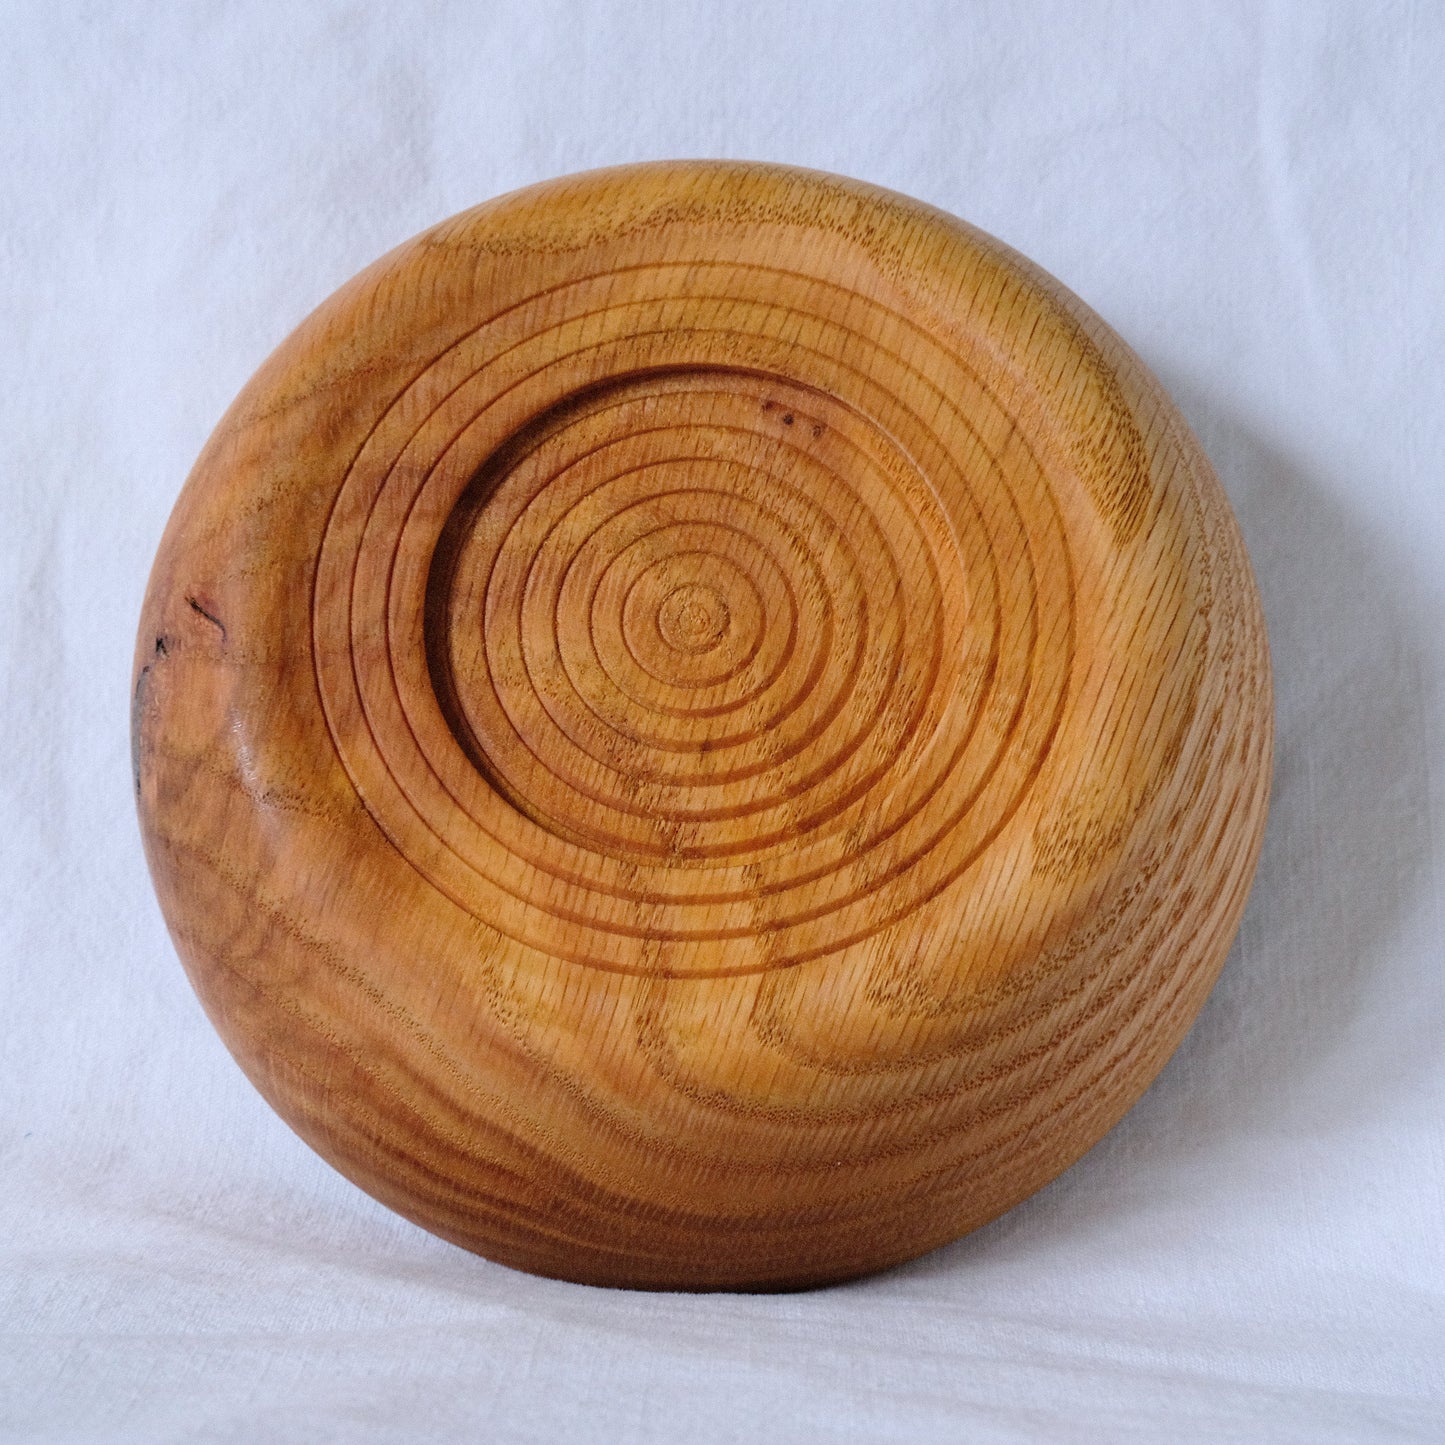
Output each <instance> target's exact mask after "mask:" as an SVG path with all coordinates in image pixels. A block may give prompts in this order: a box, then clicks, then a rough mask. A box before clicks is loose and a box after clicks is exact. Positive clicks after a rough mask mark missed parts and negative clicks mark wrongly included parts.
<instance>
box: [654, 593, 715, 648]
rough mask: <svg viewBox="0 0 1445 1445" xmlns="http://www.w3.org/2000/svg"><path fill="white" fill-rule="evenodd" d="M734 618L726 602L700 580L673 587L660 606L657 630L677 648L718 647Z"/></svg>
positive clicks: (665, 640) (668, 642) (667, 642)
mask: <svg viewBox="0 0 1445 1445" xmlns="http://www.w3.org/2000/svg"><path fill="white" fill-rule="evenodd" d="M731 621H732V615H731V613H730V612H729V611H728V605H727V603H726V602H724V601H723V599H722V597H721V596H719V594H718V593H717V592H715V591H714V590H713V589H712V588H711V587H708V586H706V585H704V584H703V583H700V582H685V583H683V585H682V586H680V587H674V588H673V590H672V591H671V592H669V593H668V594H667V596H666V597H664V598H663V599H662V602H661V604H660V605H659V607H658V609H657V631H658V633H659V635H660V636H661V638H662V640H663V641H664V642H665V643H666V644H667V645H668V646H669V647H671V648H673V649H674V650H675V651H677V652H691V653H696V652H707V651H708V650H709V649H710V648H714V647H716V646H717V645H718V643H719V642H721V641H722V639H723V637H724V635H725V634H726V632H727V630H728V624H729V622H731Z"/></svg>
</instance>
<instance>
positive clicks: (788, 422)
mask: <svg viewBox="0 0 1445 1445" xmlns="http://www.w3.org/2000/svg"><path fill="white" fill-rule="evenodd" d="M792 424H793V413H792V412H788V413H787V414H786V415H785V416H784V417H783V425H784V426H792Z"/></svg>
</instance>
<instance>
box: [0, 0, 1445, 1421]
mask: <svg viewBox="0 0 1445 1445" xmlns="http://www.w3.org/2000/svg"><path fill="white" fill-rule="evenodd" d="M1442 73H1445V8H1442V7H1440V6H1439V5H1436V4H1434V3H1431V0H1417V3H1387V0H1378V3H1367V4H1359V5H1355V6H1347V5H1329V4H1319V3H1299V4H1294V5H1291V4H1288V3H1283V0H1280V3H1275V4H1263V3H1251V0H1246V3H1238V4H1219V3H1215V4H1193V5H1188V6H1183V5H1181V6H1168V5H1157V4H1156V5H1146V4H1109V3H1105V4H1094V5H1083V4H1079V3H1060V4H1018V3H998V4H985V5H967V4H959V3H940V4H936V5H928V4H922V3H909V4H899V3H894V4H889V5H885V4H882V3H880V4H878V5H876V6H873V5H823V4H811V3H796V0H769V3H757V0H754V3H739V4H731V5H717V6H710V5H700V4H694V5H689V4H686V3H682V0H674V3H671V4H656V3H646V4H644V3H620V0H619V3H613V4H580V3H579V4H572V5H567V4H559V3H537V0H506V3H495V4H478V5H442V4H411V5H408V4H395V3H393V4H384V3H377V4H361V3H357V4H340V3H296V0H290V3H275V4H267V3H247V4H219V3H209V4H201V3H190V4H177V5H162V4H125V3H112V4H110V5H78V4H64V5H62V4H52V3H47V0H34V3H24V0H13V3H6V0H0V76H3V80H0V549H3V550H0V558H3V560H0V608H3V611H0V617H3V630H0V647H3V650H4V661H3V677H4V684H3V688H4V690H3V695H0V745H3V749H4V759H3V766H0V809H3V812H0V824H3V826H0V850H3V885H0V886H3V894H0V899H3V930H0V1150H3V1171H0V1333H3V1342H0V1436H3V1438H4V1439H6V1440H12V1439H13V1440H24V1441H32V1440H34V1441H105V1442H110V1441H126V1442H128V1441H136V1442H155V1441H173V1440H207V1441H235V1442H254V1441H280V1442H286V1441H298V1442H301V1441H304V1442H317V1441H331V1440H338V1441H368V1442H369V1441H392V1440H405V1441H449V1440H462V1439H486V1440H498V1441H529V1442H531V1441H535V1442H554V1441H559V1440H567V1441H582V1442H589V1441H646V1442H651V1441H657V1442H663V1441H666V1442H690V1441H698V1442H724V1441H729V1442H730V1441H753V1440H759V1439H765V1440H773V1439H775V1440H781V1441H828V1442H832V1441H840V1442H841V1441H855V1440H879V1441H922V1440H940V1441H943V1440H949V1441H953V1440H967V1441H1017V1440H1047V1441H1071V1440H1080V1441H1094V1440H1110V1441H1132V1440H1141V1441H1158V1440H1170V1441H1186V1440H1209V1441H1213V1440H1230V1441H1234V1440H1250V1441H1256V1440H1258V1441H1301V1442H1305V1441H1307V1442H1312V1445H1314V1442H1325V1441H1345V1440H1349V1441H1354V1440H1395V1439H1437V1440H1438V1439H1445V1125H1442V1119H1445V1108H1442V1106H1445V1049H1442V1037H1445V976H1442V965H1445V917H1442V902H1445V887H1442V882H1445V724H1442V712H1441V701H1442V698H1441V693H1442V679H1445V565H1442V564H1445V381H1442V357H1445V80H1442ZM658 156H731V157H744V158H759V159H773V160H789V161H795V162H799V163H802V164H805V165H811V166H816V167H821V168H823V169H828V170H836V171H841V172H844V173H847V174H852V175H857V176H860V177H864V178H866V179H869V180H873V181H876V182H879V183H882V184H884V185H888V186H892V187H895V188H897V189H899V190H902V191H906V192H909V193H911V194H913V195H917V196H920V197H922V198H924V199H926V200H928V201H931V202H934V203H936V204H938V205H940V206H943V207H944V208H946V209H948V210H951V211H954V212H956V213H957V214H960V215H963V216H965V217H967V218H969V219H970V220H972V221H975V222H977V223H978V224H980V225H982V226H984V227H985V228H987V229H988V230H991V231H993V232H995V233H996V234H997V235H999V236H1001V237H1002V238H1004V239H1005V240H1007V241H1008V242H1010V243H1011V244H1013V245H1014V246H1016V247H1018V248H1019V249H1020V250H1022V251H1023V252H1025V253H1026V254H1028V255H1030V256H1032V257H1033V258H1034V259H1035V260H1037V261H1039V262H1040V263H1041V264H1042V265H1044V266H1045V267H1047V268H1048V269H1049V270H1051V271H1053V272H1054V273H1055V274H1056V275H1058V276H1059V277H1061V278H1062V279H1063V280H1064V281H1065V282H1066V283H1067V284H1068V285H1070V286H1071V287H1073V288H1074V289H1075V290H1076V291H1077V292H1079V293H1080V294H1081V295H1082V296H1083V297H1084V298H1085V300H1087V301H1088V302H1090V303H1091V304H1092V305H1093V306H1094V307H1095V308H1096V309H1097V310H1099V311H1100V312H1101V313H1102V314H1103V315H1104V316H1105V317H1106V318H1107V319H1109V320H1110V321H1111V322H1112V323H1113V324H1114V325H1115V326H1116V327H1117V328H1118V329H1119V330H1120V331H1121V332H1122V333H1123V335H1124V336H1125V337H1126V338H1128V339H1129V340H1130V341H1131V342H1132V343H1133V344H1134V346H1135V347H1136V348H1137V349H1138V350H1139V351H1140V353H1141V354H1142V355H1143V357H1144V358H1145V360H1146V361H1147V362H1148V363H1149V364H1150V365H1151V366H1153V367H1154V368H1155V369H1156V370H1157V372H1158V373H1159V374H1160V376H1161V377H1162V379H1163V380H1164V382H1165V384H1166V385H1167V386H1168V387H1169V388H1170V389H1171V390H1172V391H1173V393H1174V394H1175V396H1176V397H1177V399H1178V401H1179V402H1180V404H1181V406H1182V407H1183V409H1184V411H1185V413H1186V414H1187V415H1188V417H1189V418H1190V420H1191V421H1192V423H1193V424H1194V425H1195V427H1196V428H1197V430H1198V432H1199V434H1200V436H1201V438H1202V440H1203V441H1204V443H1205V446H1206V448H1207V450H1208V451H1209V452H1210V454H1211V456H1212V457H1213V459H1214V461H1215V463H1216V466H1217V467H1218V469H1219V471H1220V473H1221V475H1222V477H1223V479H1224V482H1225V485H1226V486H1227V488H1228V490H1229V492H1230V495H1231V496H1232V498H1233V500H1234V502H1235V505H1236V507H1237V509H1238V512H1239V515H1240V517H1241V520H1242V522H1243V526H1244V530H1245V533H1246V537H1247V540H1248V543H1249V546H1250V548H1251V551H1252V554H1253V557H1254V561H1255V564H1256V567H1257V570H1258V574H1259V580H1260V584H1261V587H1262V589H1263V592H1264V598H1265V605H1266V609H1267V612H1268V618H1269V624H1270V630H1271V639H1272V644H1273V649H1274V660H1275V666H1276V670H1277V680H1278V705H1279V752H1278V770H1277V779H1276V798H1275V803H1274V811H1273V814H1272V818H1271V823H1270V828H1269V833H1268V838H1267V843H1266V848H1265V853H1264V859H1263V863H1262V866H1261V869H1260V873H1259V877H1258V882H1257V885H1256V888H1255V892H1254V895H1253V899H1252V901H1251V904H1250V908H1249V912H1248V915H1247V917H1246V921H1245V925H1244V929H1243V933H1242V936H1241V939H1240V942H1239V944H1238V946H1237V947H1236V949H1235V951H1234V954H1233V956H1232V957H1231V960H1230V963H1229V965H1228V967H1227V969H1226V972H1225V976H1224V979H1223V982H1222V983H1221V985H1220V987H1219V989H1218V991H1217V993H1216V994H1215V996H1214V998H1213V1000H1212V1001H1211V1002H1210V1004H1209V1005H1208V1007H1207V1008H1206V1010H1205V1012H1204V1014H1203V1015H1202V1017H1201V1019H1200V1022H1199V1024H1198V1025H1197V1027H1196V1028H1195V1030H1194V1032H1193V1034H1192V1035H1191V1036H1190V1038H1189V1040H1188V1042H1187V1043H1186V1044H1185V1046H1184V1048H1183V1050H1182V1051H1181V1053H1180V1054H1179V1056H1178V1057H1177V1058H1176V1059H1175V1060H1174V1062H1173V1063H1172V1064H1171V1065H1170V1066H1169V1068H1168V1069H1167V1070H1166V1071H1165V1073H1164V1075H1163V1076H1162V1077H1161V1078H1160V1080H1159V1082H1158V1083H1157V1084H1156V1085H1155V1087H1154V1088H1153V1090H1152V1091H1151V1092H1150V1093H1149V1095H1148V1096H1147V1097H1146V1098H1145V1100H1144V1101H1143V1103H1142V1104H1140V1106H1139V1107H1138V1108H1137V1109H1136V1110H1135V1111H1134V1113H1133V1114H1132V1115H1131V1116H1130V1117H1129V1118H1128V1119H1127V1120H1126V1121H1125V1123H1124V1124H1123V1125H1122V1126H1121V1127H1120V1128H1119V1129H1118V1130H1117V1131H1116V1132H1115V1133H1114V1134H1113V1135H1111V1136H1110V1137H1109V1138H1108V1139H1107V1140H1106V1141H1105V1142H1104V1143H1103V1144H1101V1145H1100V1146H1099V1147H1098V1148H1097V1149H1096V1150H1094V1152H1093V1153H1092V1154H1091V1155H1089V1156H1088V1157H1087V1158H1086V1159H1085V1160H1084V1161H1083V1162H1082V1163H1081V1164H1079V1165H1078V1166H1077V1167H1075V1168H1074V1169H1073V1170H1072V1171H1070V1172H1069V1173H1068V1174H1067V1175H1066V1176H1065V1177H1063V1178H1062V1179H1060V1180H1059V1181H1058V1182H1057V1183H1055V1184H1054V1185H1053V1186H1051V1187H1050V1188H1048V1189H1046V1190H1045V1191H1043V1192H1042V1193H1041V1194H1040V1195H1038V1196H1036V1197H1035V1198H1034V1199H1033V1200H1031V1201H1030V1202H1028V1203H1027V1204H1025V1205H1024V1206H1022V1207H1021V1208H1019V1209H1018V1210H1017V1211H1015V1212H1014V1213H1013V1214H1012V1215H1010V1216H1008V1217H1006V1218H1005V1219H1003V1220H1002V1221H1000V1222H998V1223H997V1224H995V1225H993V1226H991V1227H989V1228H988V1229H985V1230H983V1231H981V1232H980V1233H978V1234H976V1235H975V1236H973V1237H972V1238H969V1239H967V1240H965V1241H963V1242H961V1243H959V1244H956V1245H954V1246H952V1247H950V1248H948V1249H945V1250H943V1251H941V1252H939V1253H937V1254H935V1255H933V1256H931V1257H929V1258H927V1259H924V1260H921V1261H919V1262H918V1263H916V1264H914V1265H912V1266H909V1267H906V1268H904V1269H901V1270H898V1271H895V1272H893V1273H891V1274H888V1275H884V1276H881V1277H878V1278H875V1279H872V1280H869V1281H866V1282H864V1283H861V1284H855V1285H851V1286H848V1287H845V1288H840V1289H833V1290H826V1291H821V1292H817V1293H813V1294H804V1295H797V1296H790V1297H782V1298H753V1297H746V1296H715V1297H688V1296H667V1295H655V1296H648V1295H640V1294H625V1293H612V1292H605V1291H596V1290H588V1289H584V1288H580V1287H574V1286H569V1285H565V1284H557V1283H549V1282H546V1281H540V1280H534V1279H531V1278H528V1277H525V1276H522V1275H519V1274H514V1273H512V1272H510V1271H508V1270H505V1269H502V1268H499V1267H497V1266H494V1265H491V1264H489V1263H487V1262H485V1261H483V1260H480V1259H476V1258H473V1257H471V1256H469V1255H467V1254H464V1253H462V1252H461V1251H459V1250H456V1249H453V1248H452V1247H450V1246H448V1245H445V1244H442V1243H440V1242H438V1241H436V1240H434V1239H432V1238H430V1237H429V1236H427V1235H425V1234H423V1233H422V1232H420V1231H419V1230H417V1229H414V1228H413V1227H411V1226H410V1225H408V1224H406V1223H404V1222H402V1221H400V1220H398V1219H397V1218H395V1217H393V1216H391V1215H389V1214H388V1213H387V1212H386V1211H384V1210H383V1209H382V1208H381V1207H380V1206H378V1205H375V1204H373V1203H372V1202H371V1201H370V1200H369V1199H367V1198H366V1197H365V1196H363V1195H362V1194H360V1193H358V1192H357V1191H356V1190H355V1189H353V1188H352V1187H351V1186H350V1185H348V1184H346V1183H345V1182H344V1181H343V1180H341V1179H340V1178H339V1177H337V1176H336V1175H334V1174H333V1173H332V1172H331V1171H330V1170H329V1169H328V1168H327V1167H326V1166H325V1165H323V1164H322V1163H321V1162H320V1161H319V1160H318V1159H316V1158H315V1157H313V1156H312V1155H311V1154H310V1153H309V1152H308V1150H307V1149H306V1148H305V1147H304V1146H303V1145H302V1144H300V1143H299V1142H298V1141H297V1140H296V1139H295V1138H293V1136H292V1135H291V1134H290V1133H289V1132H288V1131H287V1129H286V1128H285V1127H284V1126H283V1125H282V1124H281V1123H280V1122H279V1121H278V1120H277V1119H276V1118H274V1117H273V1116H272V1115H271V1114H270V1112H269V1111H268V1110H267V1108H266V1107H265V1105H264V1104H263V1103H262V1102H261V1100H260V1099H259V1098H258V1097H257V1096H256V1095H254V1094H253V1093H252V1091H251V1089H250V1087H249V1086H248V1085H247V1084H246V1082H245V1081H244V1079H243V1078H242V1076H241V1075H240V1073H239V1071H238V1070H237V1069H236V1067H235V1066H234V1065H233V1064H232V1062H231V1060H230V1059H229V1057H228V1056H227V1054H226V1053H225V1051H224V1049H223V1048H222V1046H221V1044H220V1042H219V1041H218V1040H217V1038H216V1037H215V1036H214V1035H213V1034H212V1032H211V1030H210V1028H209V1026H208V1025H207V1023H206V1021H205V1019H204V1018H203V1016H202V1014H201V1011H200V1009H199V1007H198V1005H197V1004H196V1002H195V1001H194V999H193V997H192V995H191V993H190V991H189V989H188V986H187V984H186V982H185V978H184V976H183V974H182V972H181V969H180V967H179V965H178V964H177V962H176V960H175V957H174V955H173V953H172V950H171V947H170V944H169V941H168V939H167V937H166V934H165V931H164V928H163V925H162V923H161V920H160V917H159V913H158V911H157V909H156V906H155V904H154V901H153V899H152V896H151V892H150V887H149V883H148V880H147V876H146V871H145V865H144V862H143V859H142V856H141V851H140V847H139V843H138V838H137V832H136V827H135V820H134V815H133V808H132V800H131V793H130V781H129V769H128V744H127V733H126V726H127V704H128V692H129V667H130V656H131V643H132V630H133V627H134V625H135V619H136V615H137V611H138V607H139V603H140V597H141V590H142V587H143V584H144V580H145V575H146V570H147V568H148V566H149V562H150V558H151V555H152V553H153V551H154V549H155V545H156V543H157V541H158V539H159V536H160V532H161V528H162V525H163V523H164V521H165V518H166V515H167V513H168V511H169V509H170V506H171V503H172V501H173V499H174V497H175V494H176V491H177V489H178V487H179V486H180V483H181V481H182V479H183V478H184V476H185V474H186V472H187V470H188V468H189V466H190V463H191V461H192V459H193V458H194V456H195V454H196V452H197V451H198V450H199V448H200V446H201V444H202V442H203V441H204V439H205V437H206V435H207V433H208V431H209V430H210V428H211V426H212V425H213V424H214V423H215V422H216V420H217V419H218V418H219V416H220V414H221V412H222V410H223V409H224V407H225V406H226V404H227V403H228V401H229V400H230V398H231V397H232V396H233V395H234V393H235V392H236V391H237V389H238V388H239V387H240V386H241V385H242V383H243V382H244V381H245V380H246V378H247V377H248V376H249V375H250V373H251V372H252V370H253V369H254V368H255V367H256V365H257V364H258V363H259V362H260V361H261V359H262V357H263V356H264V355H265V354H266V353H267V352H268V351H269V350H270V348H271V347H272V346H273V345H274V344H275V343H276V342H278V341H279V340H280V339H281V337H282V336H283V335H284V334H285V333H286V332H288V331H289V330H290V329H291V327H292V326H293V325H294V324H295V323H296V322H297V321H298V320H299V319H300V318H301V316H302V315H303V314H304V313H305V312H306V311H307V310H309V309H310V308H311V307H312V306H313V305H314V304H315V303H317V302H318V301H320V300H321V299H322V298H323V297H324V296H325V295H326V294H327V293H328V292H330V291H331V290H332V289H333V288H334V287H336V286H337V285H338V284H340V283H341V282H342V281H343V280H345V279H346V278H347V277H348V276H349V275H351V274H352V273H353V272H354V271H355V270H357V269H358V268H360V267H361V266H362V265H363V264H364V263H366V262H367V261H369V260H371V259H372V258H373V257H374V256H376V255H378V254H379V253H381V252H382V251H383V250H385V249H387V248H389V247H390V246H392V245H393V244H395V243H396V242H398V241H399V240H401V239H403V238H405V237H406V236H408V235H410V234H411V233H413V232H415V231H417V230H419V229H421V228H423V227H424V226H427V225H429V224H431V223H432V222H434V221H436V220H439V219H441V218H442V217H444V216H447V215H448V214H450V213H452V212H454V211H456V210H459V209H461V208H463V207H465V206H467V205H470V204H472V203H473V202H475V201H478V200H481V199H483V198H485V197H488V196H490V195H493V194H495V193H497V192H499V191H502V190H506V189H510V188H512V187H514V186H517V185H521V184H524V183H527V182H530V181H533V180H537V179H541V178H543V177H546V176H549V175H553V174H558V173H561V172H566V171H572V170H578V169H582V168H585V167H589V166H594V165H601V164H609V163H613V162H617V161H625V160H633V159H642V158H648V157H658Z"/></svg>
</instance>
